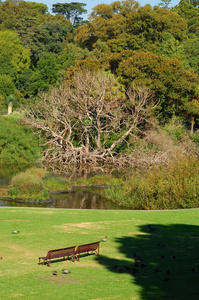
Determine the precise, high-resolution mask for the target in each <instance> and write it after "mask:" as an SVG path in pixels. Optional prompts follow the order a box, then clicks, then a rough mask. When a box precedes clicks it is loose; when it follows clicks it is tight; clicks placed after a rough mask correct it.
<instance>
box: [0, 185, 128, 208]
mask: <svg viewBox="0 0 199 300" xmlns="http://www.w3.org/2000/svg"><path fill="white" fill-rule="evenodd" d="M52 199H53V200H52V201H48V202H43V201H38V202H34V203H31V202H29V201H26V202H25V203H24V202H19V201H6V200H1V201H0V206H20V207H47V208H68V209H70V208H72V209H126V208H124V207H122V206H119V205H116V204H115V203H113V202H112V201H111V200H108V199H106V198H104V197H103V196H102V195H100V193H97V192H96V191H95V190H92V191H91V189H79V190H75V191H74V192H72V193H63V194H53V195H52Z"/></svg>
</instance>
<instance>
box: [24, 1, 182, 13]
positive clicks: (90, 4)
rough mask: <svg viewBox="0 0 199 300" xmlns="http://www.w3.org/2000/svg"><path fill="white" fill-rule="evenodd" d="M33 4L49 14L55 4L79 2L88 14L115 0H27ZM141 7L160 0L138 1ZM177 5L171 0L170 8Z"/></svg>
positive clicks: (153, 4)
mask: <svg viewBox="0 0 199 300" xmlns="http://www.w3.org/2000/svg"><path fill="white" fill-rule="evenodd" d="M29 1H33V2H39V3H44V4H46V5H47V6H48V9H49V12H50V13H52V10H51V9H52V5H53V4H56V3H71V2H80V3H85V4H86V6H85V9H86V10H87V12H88V14H90V13H91V12H92V9H93V7H95V6H96V5H98V4H102V3H104V4H111V3H112V2H115V1H116V0H91V1H89V0H85V1H84V0H71V1H68V0H29ZM138 2H139V3H140V5H141V6H144V5H145V4H150V5H151V6H155V5H157V4H158V3H159V2H160V0H138ZM178 3H179V0H171V3H170V4H171V6H175V5H176V4H178ZM83 16H86V15H82V17H83Z"/></svg>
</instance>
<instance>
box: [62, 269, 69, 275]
mask: <svg viewBox="0 0 199 300" xmlns="http://www.w3.org/2000/svg"><path fill="white" fill-rule="evenodd" d="M62 273H63V274H69V273H71V271H69V270H67V269H63V270H62Z"/></svg>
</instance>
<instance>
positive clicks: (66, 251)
mask: <svg viewBox="0 0 199 300" xmlns="http://www.w3.org/2000/svg"><path fill="white" fill-rule="evenodd" d="M75 248H76V246H73V247H68V248H62V249H55V250H50V251H48V253H47V259H52V258H60V257H64V256H70V255H72V254H74V253H75Z"/></svg>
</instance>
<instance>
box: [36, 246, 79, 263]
mask: <svg viewBox="0 0 199 300" xmlns="http://www.w3.org/2000/svg"><path fill="white" fill-rule="evenodd" d="M75 248H76V246H73V247H68V248H62V249H55V250H50V251H48V253H47V255H46V256H45V257H39V265H40V260H41V259H42V260H43V264H44V263H45V262H47V264H48V266H49V267H50V263H51V260H52V259H56V258H64V259H66V257H67V258H68V259H69V257H70V256H71V258H72V260H73V261H74V257H75V256H74V255H75Z"/></svg>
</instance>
